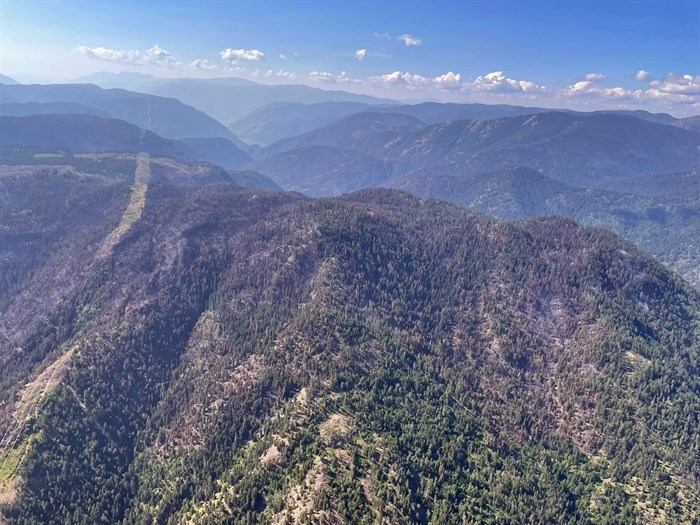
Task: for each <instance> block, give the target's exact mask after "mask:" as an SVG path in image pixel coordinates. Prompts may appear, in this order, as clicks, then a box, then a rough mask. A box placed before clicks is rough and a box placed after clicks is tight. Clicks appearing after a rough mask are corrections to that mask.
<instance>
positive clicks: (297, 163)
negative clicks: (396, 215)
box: [248, 145, 393, 197]
mask: <svg viewBox="0 0 700 525" xmlns="http://www.w3.org/2000/svg"><path fill="white" fill-rule="evenodd" d="M248 168H250V169H252V170H255V171H257V172H260V173H262V174H264V175H267V176H268V177H270V178H271V179H272V180H273V181H275V183H276V184H279V185H280V186H281V187H282V188H284V189H285V190H287V191H298V192H301V193H303V194H305V195H309V196H311V197H323V196H327V195H342V194H343V193H348V192H351V191H356V190H359V189H362V188H369V187H373V186H381V185H383V184H384V183H386V182H387V181H388V180H389V179H390V177H391V175H392V173H393V171H392V168H391V165H390V164H389V163H386V162H384V161H382V160H379V159H377V158H375V157H372V156H369V155H367V154H364V153H362V152H361V151H356V150H349V149H342V148H337V147H336V148H334V147H330V146H318V145H314V146H304V147H298V148H295V149H293V150H291V151H283V152H281V153H277V154H276V155H272V156H271V157H268V158H266V159H265V160H262V161H258V162H252V163H250V164H249V165H248Z"/></svg>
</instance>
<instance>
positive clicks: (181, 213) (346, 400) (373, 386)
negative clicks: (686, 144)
mask: <svg viewBox="0 0 700 525" xmlns="http://www.w3.org/2000/svg"><path fill="white" fill-rule="evenodd" d="M105 162H106V161H105ZM109 162H112V164H110V166H111V169H110V170H105V169H104V168H105V165H104V164H100V169H97V168H96V166H97V165H98V164H96V162H95V158H86V159H85V161H84V162H83V164H82V165H80V166H79V167H78V166H77V165H76V167H75V169H71V170H68V171H70V173H63V174H62V173H61V172H60V171H59V172H58V173H54V172H52V171H50V170H49V171H47V170H43V171H40V172H39V173H35V172H33V171H32V170H31V169H29V168H26V167H25V168H23V169H20V167H16V168H15V171H14V172H10V171H9V170H6V171H3V174H2V177H1V178H0V184H2V191H0V196H2V201H0V202H1V203H2V208H0V225H2V232H1V234H2V235H3V236H4V239H7V240H8V241H12V242H3V243H0V246H2V247H3V248H2V249H3V257H2V259H1V260H2V261H3V263H4V264H5V265H6V266H5V268H7V269H6V270H5V271H4V273H3V274H4V275H6V276H8V277H7V278H6V279H5V284H4V285H3V288H2V289H0V323H2V327H0V330H1V331H0V333H1V334H2V340H1V342H0V362H1V363H2V366H0V370H1V371H2V374H1V375H0V381H1V387H2V388H0V392H2V394H1V395H2V404H0V414H1V419H0V422H1V423H0V424H1V425H2V426H1V427H0V435H4V436H5V437H3V438H2V441H1V442H0V446H1V447H2V448H1V449H0V452H2V462H3V463H2V468H1V469H0V472H1V473H2V478H0V483H2V487H3V489H2V501H3V502H4V503H5V507H4V512H5V516H6V520H7V521H9V522H10V523H37V522H39V523H76V524H80V523H90V524H94V523H152V522H154V523H237V524H238V523H304V522H313V523H324V522H334V523H353V524H354V523H381V522H384V523H433V524H437V523H464V522H477V523H479V522H492V523H528V522H531V523H535V522H537V523H539V522H558V523H560V522H566V523H630V522H635V521H636V522H639V523H655V522H658V523H662V522H666V523H692V522H694V521H697V520H698V519H699V518H700V508H699V507H698V501H700V493H699V490H700V462H699V459H698V458H700V429H699V428H698V419H697V415H698V414H699V413H700V397H699V395H700V384H699V381H700V379H699V378H700V374H699V372H700V370H698V366H699V363H700V356H699V355H698V352H699V351H700V313H699V312H700V296H699V295H698V294H697V292H695V291H693V290H692V289H691V288H689V287H688V285H686V284H685V283H684V282H683V281H681V280H680V279H678V278H677V277H676V276H675V275H674V274H672V273H670V272H668V271H667V270H666V269H664V268H663V267H662V266H661V265H659V264H658V263H656V262H655V261H654V260H652V259H651V258H649V257H648V256H646V255H644V254H643V253H642V252H640V251H639V250H638V249H636V248H635V247H633V246H632V245H630V244H628V243H626V242H625V241H623V240H621V239H620V238H619V237H617V236H615V235H613V234H611V233H609V232H606V231H604V230H599V229H588V228H582V227H579V226H577V225H576V224H574V223H573V222H571V221H569V220H566V219H561V218H550V219H540V220H535V221H530V222H525V223H504V222H499V221H496V220H493V219H489V218H486V217H483V216H479V215H475V214H473V213H471V212H469V211H467V210H464V209H461V208H458V207H454V206H451V205H448V204H444V203H438V202H435V201H430V200H420V199H416V198H413V197H409V196H408V195H406V194H404V193H401V192H396V191H391V190H366V191H363V192H360V193H356V194H352V195H349V196H346V197H342V198H336V199H326V200H309V199H307V198H304V197H302V196H300V195H295V194H285V193H267V192H264V191H260V190H252V191H251V190H244V189H242V188H241V187H239V186H235V185H232V184H215V185H204V184H203V183H204V182H207V180H205V179H203V180H202V181H201V182H202V184H198V183H197V181H196V177H195V178H194V179H192V178H189V179H187V184H188V185H187V186H186V187H185V186H181V185H173V184H163V183H159V182H157V181H156V180H154V179H153V177H154V173H155V172H156V171H157V170H156V169H154V165H153V162H152V161H151V160H150V159H149V158H148V156H147V155H139V156H138V157H137V158H133V157H125V158H116V157H114V158H113V159H112V160H110V161H109ZM160 169H162V168H160ZM164 176H165V175H164ZM176 179H177V177H174V176H173V177H170V180H171V182H175V181H176ZM42 184H43V185H44V186H56V187H57V188H59V191H61V192H63V193H62V195H63V201H69V202H71V204H72V205H71V206H69V207H65V206H60V205H58V204H54V206H53V208H52V207H51V206H49V205H48V203H47V197H42V195H44V192H42V191H41V185H42ZM29 188H36V192H35V195H36V198H27V197H23V196H26V195H32V193H31V191H30V190H29ZM69 199H70V200H69ZM96 203H99V206H96V205H95V204H96ZM84 224H89V225H90V227H89V229H87V230H85V229H83V228H82V227H81V226H82V225H84ZM29 241H31V242H35V243H38V244H37V246H40V249H32V250H29V251H27V250H26V249H25V247H26V245H25V242H29ZM27 260H28V261H29V262H30V265H28V264H27V263H26V262H25V261H27ZM29 266H30V267H31V271H30V270H29V269H28V268H29ZM68 269H70V270H68Z"/></svg>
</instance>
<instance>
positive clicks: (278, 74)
mask: <svg viewBox="0 0 700 525" xmlns="http://www.w3.org/2000/svg"><path fill="white" fill-rule="evenodd" d="M265 77H267V78H281V79H284V80H296V79H297V78H298V75H297V74H296V73H293V72H291V71H285V70H284V69H280V70H279V71H273V70H272V69H270V70H268V71H267V73H265Z"/></svg>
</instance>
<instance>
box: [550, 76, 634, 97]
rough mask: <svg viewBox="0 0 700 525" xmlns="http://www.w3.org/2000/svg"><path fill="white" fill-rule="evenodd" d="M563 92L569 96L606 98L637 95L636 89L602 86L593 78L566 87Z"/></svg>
mask: <svg viewBox="0 0 700 525" xmlns="http://www.w3.org/2000/svg"><path fill="white" fill-rule="evenodd" d="M562 94H563V95H565V96H569V97H575V96H581V95H595V96H602V97H606V98H618V99H620V98H630V97H633V96H635V92H634V91H630V90H627V89H625V88H621V87H614V88H601V87H598V86H596V85H595V82H594V81H592V80H582V81H581V82H576V83H575V84H572V85H570V86H568V87H567V88H565V89H564V90H563V91H562Z"/></svg>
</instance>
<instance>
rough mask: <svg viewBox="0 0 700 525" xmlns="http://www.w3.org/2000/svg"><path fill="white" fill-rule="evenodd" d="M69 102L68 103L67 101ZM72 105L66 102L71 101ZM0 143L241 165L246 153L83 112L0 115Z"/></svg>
mask: <svg viewBox="0 0 700 525" xmlns="http://www.w3.org/2000/svg"><path fill="white" fill-rule="evenodd" d="M68 104H70V103H68ZM69 107H70V106H69ZM0 125H1V126H2V134H0V135H1V136H0V146H3V147H5V149H6V148H7V147H10V146H29V147H33V148H42V147H44V148H47V149H48V151H49V152H51V151H55V150H65V151H69V152H72V153H98V152H132V153H138V152H142V151H143V152H148V153H152V154H156V155H163V156H167V157H173V158H175V159H179V160H181V161H187V160H203V161H207V162H210V163H213V164H217V165H219V166H222V167H224V168H227V169H236V168H241V167H242V166H244V165H245V164H247V163H249V161H250V160H251V159H250V156H249V155H248V154H247V153H245V152H244V151H242V150H241V149H239V148H237V147H236V146H235V145H234V144H233V143H232V142H230V141H228V140H227V139H225V138H222V137H218V138H216V137H214V138H201V139H184V140H180V141H178V140H173V139H166V138H164V137H161V136H159V135H156V134H155V133H153V132H150V131H148V130H144V129H141V128H139V127H138V126H136V125H134V124H131V123H128V122H126V121H123V120H119V119H112V118H103V117H99V116H95V115H87V114H38V115H29V116H23V117H12V116H0Z"/></svg>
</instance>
